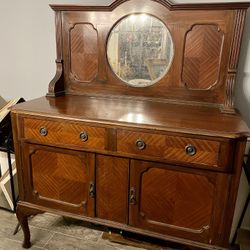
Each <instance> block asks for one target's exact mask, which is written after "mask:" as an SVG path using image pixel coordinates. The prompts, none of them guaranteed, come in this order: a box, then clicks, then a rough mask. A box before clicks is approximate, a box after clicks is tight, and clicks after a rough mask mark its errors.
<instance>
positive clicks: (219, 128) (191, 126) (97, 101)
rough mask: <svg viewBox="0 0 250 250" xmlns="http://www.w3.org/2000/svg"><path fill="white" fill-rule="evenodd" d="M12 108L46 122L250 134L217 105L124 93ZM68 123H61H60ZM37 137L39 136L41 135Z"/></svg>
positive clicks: (227, 135) (238, 119) (49, 99)
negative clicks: (180, 102) (156, 100)
mask: <svg viewBox="0 0 250 250" xmlns="http://www.w3.org/2000/svg"><path fill="white" fill-rule="evenodd" d="M13 112H15V113H16V112H18V113H20V114H27V115H32V114H39V117H40V118H41V119H42V120H44V121H43V122H45V125H46V122H47V121H45V119H48V117H51V118H53V117H54V118H60V119H62V121H65V119H66V118H67V119H69V120H72V121H80V122H87V123H89V122H90V123H91V124H93V123H95V126H97V124H98V126H101V125H104V124H105V125H109V126H110V125H113V126H118V127H130V128H140V129H154V130H155V131H168V132H178V133H185V134H192V135H203V136H204V135H206V136H217V137H222V138H238V137H241V136H243V135H245V136H248V135H249V136H250V131H249V128H248V127H247V125H246V123H245V122H244V120H243V119H242V118H241V116H240V115H239V114H235V115H229V114H221V112H220V111H219V110H218V109H217V108H209V107H196V106H192V105H180V104H179V105H177V104H171V103H161V102H153V101H147V100H144V99H139V100H135V99H134V98H124V97H122V96H118V97H117V96H104V97H102V96H62V97H57V98H52V97H41V98H38V99H35V100H32V101H29V102H25V103H21V104H18V105H16V106H15V107H14V108H13ZM208 114H209V115H208ZM46 117H47V118H46ZM58 122H59V121H58ZM36 124H37V127H36V128H40V126H41V125H42V124H43V123H42V121H41V120H39V121H37V122H36ZM67 124H68V123H65V124H64V123H62V124H61V125H60V126H67ZM25 126H26V125H25ZM60 126H59V128H60ZM95 126H94V127H95ZM28 127H29V126H27V128H26V129H28ZM36 128H35V130H36ZM77 132H78V131H77ZM36 138H39V137H38V135H37V137H36ZM77 138H78V136H77ZM64 139H66V140H67V137H64ZM61 140H62V138H61ZM77 140H78V139H77Z"/></svg>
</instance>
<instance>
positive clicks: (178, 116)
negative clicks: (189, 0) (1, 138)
mask: <svg viewBox="0 0 250 250" xmlns="http://www.w3.org/2000/svg"><path fill="white" fill-rule="evenodd" d="M249 6H250V3H249V2H245V3H240V2H237V3H218V4H173V3H171V2H169V1H163V0H130V1H125V0H117V1H115V2H113V3H112V4H111V5H110V6H75V5H74V6H73V5H51V7H52V9H53V10H54V11H55V17H56V43H57V58H56V66H57V72H56V75H55V77H54V79H53V80H52V81H51V83H50V84H49V90H48V94H47V95H46V96H45V97H41V98H38V99H35V100H31V101H28V102H26V103H22V104H18V105H16V106H15V107H14V108H13V109H12V126H13V131H14V144H15V152H16V162H17V170H18V181H19V192H20V200H19V202H18V206H17V217H18V220H19V222H20V224H21V226H22V229H23V232H24V243H23V247H25V248H29V247H30V245H31V243H30V232H29V227H28V221H27V218H28V217H29V216H31V215H35V214H38V213H42V212H50V213H56V214H60V215H63V216H69V217H74V218H78V219H81V220H85V221H89V222H93V223H97V224H101V225H105V226H108V227H111V228H117V229H120V230H125V231H129V232H135V233H139V234H142V235H148V236H152V237H156V238H160V239H164V240H168V241H172V242H178V243H181V244H184V245H188V246H190V247H191V248H192V247H197V248H201V249H228V247H229V236H230V231H231V224H232V219H233V215H234V208H235V201H236V196H237V191H238V185H239V180H240V175H241V165H242V160H243V154H244V149H245V144H246V139H247V136H249V135H250V131H249V129H248V127H247V126H246V124H245V122H244V121H243V120H242V118H241V116H240V114H239V113H238V112H237V111H236V110H235V107H234V87H235V84H236V83H235V80H236V73H237V64H238V59H239V54H240V46H241V39H242V34H243V30H244V20H245V16H246V11H247V8H248V7H249Z"/></svg>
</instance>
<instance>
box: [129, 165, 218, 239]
mask: <svg viewBox="0 0 250 250" xmlns="http://www.w3.org/2000/svg"><path fill="white" fill-rule="evenodd" d="M211 178H213V177H211V176H210V177H208V176H206V175H205V174H204V175H199V174H194V173H184V172H179V171H172V170H168V169H167V167H166V166H164V165H160V164H156V163H150V162H138V161H133V162H132V166H131V181H130V186H132V187H134V188H135V190H136V192H137V197H136V199H137V203H136V204H130V209H131V217H130V218H131V219H130V224H132V225H134V226H137V227H141V228H147V229H148V228H150V229H151V230H154V231H158V232H164V233H168V234H171V235H175V236H178V235H182V237H188V238H189V239H195V240H198V241H201V242H208V236H209V232H210V230H212V229H211V216H212V209H213V197H214V193H215V185H214V181H213V180H212V179H211Z"/></svg>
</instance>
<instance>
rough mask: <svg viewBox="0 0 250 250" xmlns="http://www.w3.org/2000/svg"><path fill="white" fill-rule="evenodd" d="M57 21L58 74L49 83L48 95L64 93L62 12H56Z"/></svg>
mask: <svg viewBox="0 0 250 250" xmlns="http://www.w3.org/2000/svg"><path fill="white" fill-rule="evenodd" d="M55 23H56V54H57V56H56V74H55V76H54V78H53V79H52V80H51V82H50V83H49V87H48V93H47V95H48V96H54V97H56V96H60V95H64V94H65V92H64V75H63V52H62V50H63V46H62V16H61V12H60V11H58V12H57V13H55Z"/></svg>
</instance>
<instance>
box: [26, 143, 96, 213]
mask: <svg viewBox="0 0 250 250" xmlns="http://www.w3.org/2000/svg"><path fill="white" fill-rule="evenodd" d="M23 152H24V164H23V165H24V167H23V168H24V169H23V171H24V180H25V181H26V184H25V185H26V188H25V189H26V193H25V200H26V201H29V202H32V203H35V204H38V205H42V206H46V207H50V208H55V209H60V210H64V211H68V212H73V213H78V214H83V215H87V216H93V215H94V183H93V181H94V154H89V153H83V152H77V151H71V150H62V149H57V148H51V147H44V146H38V145H31V144H25V145H24V151H23Z"/></svg>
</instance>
